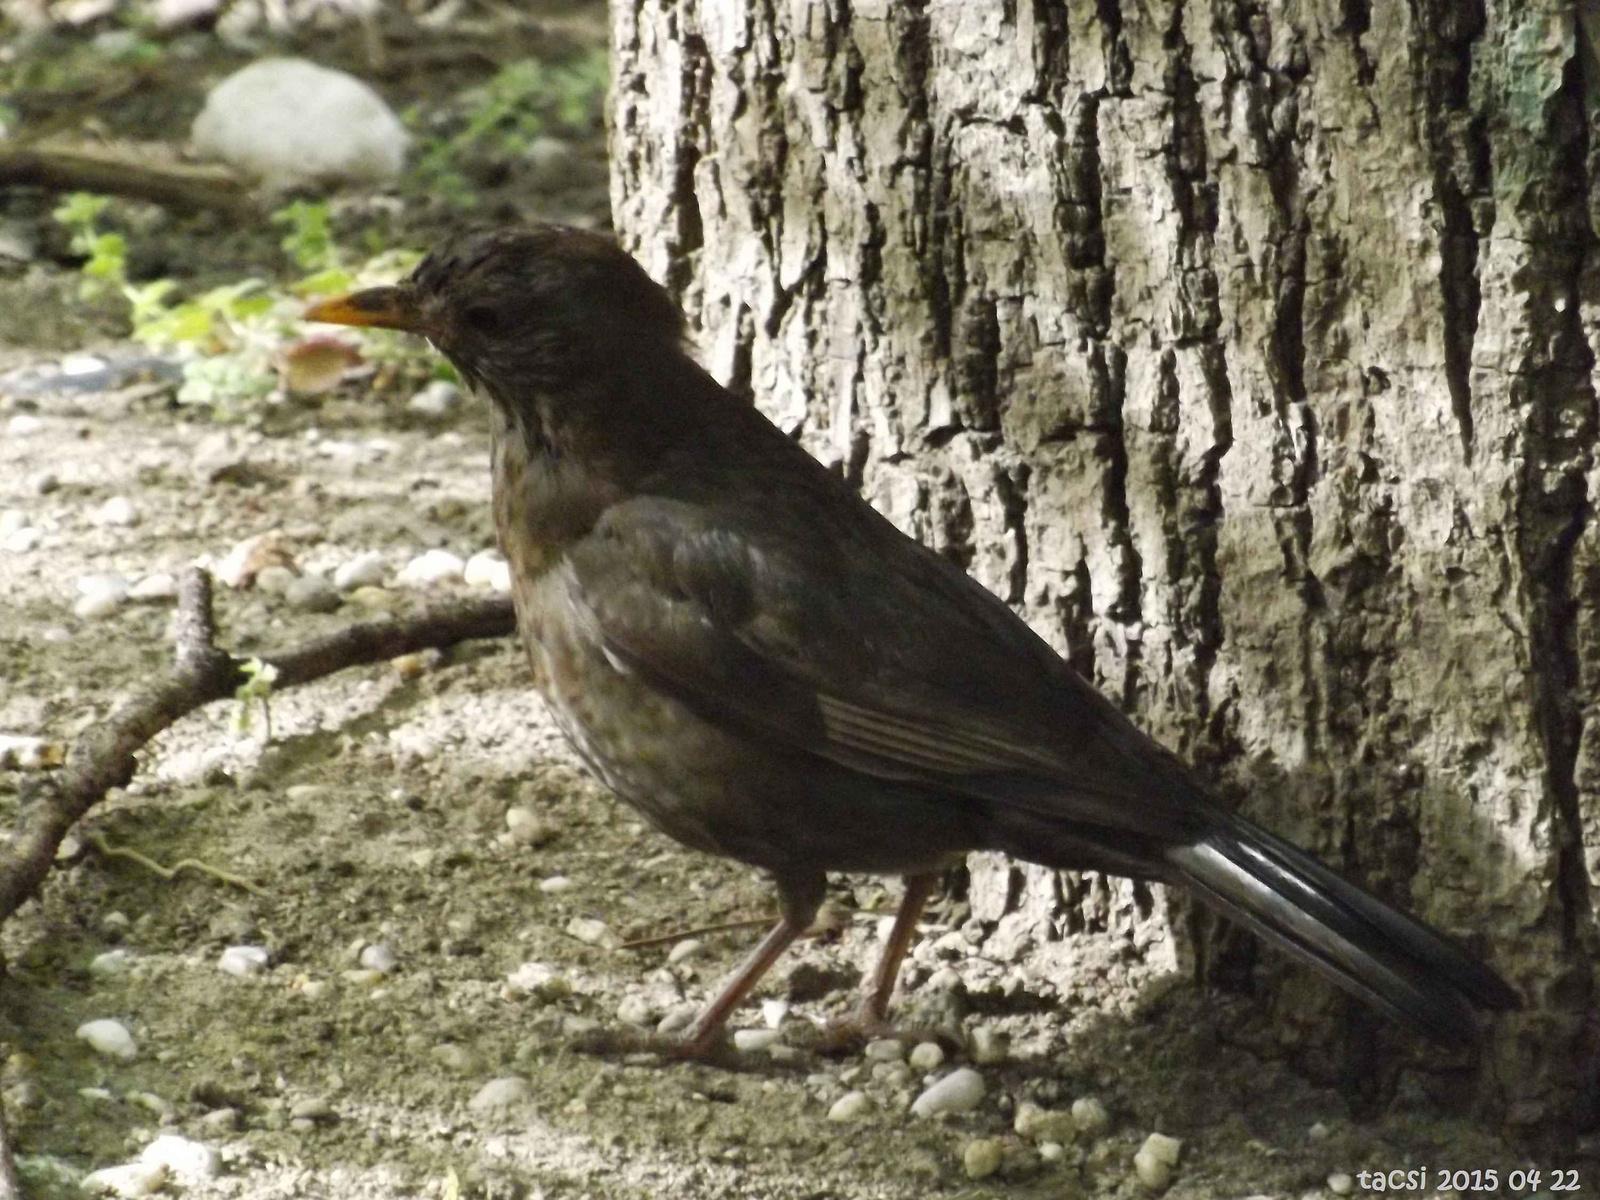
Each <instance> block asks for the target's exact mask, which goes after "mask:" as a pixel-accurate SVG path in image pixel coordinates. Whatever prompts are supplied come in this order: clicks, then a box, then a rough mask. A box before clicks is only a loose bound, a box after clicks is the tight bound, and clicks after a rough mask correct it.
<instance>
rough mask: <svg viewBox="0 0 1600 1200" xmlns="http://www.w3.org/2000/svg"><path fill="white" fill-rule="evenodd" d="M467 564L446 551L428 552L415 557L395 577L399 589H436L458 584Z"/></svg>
mask: <svg viewBox="0 0 1600 1200" xmlns="http://www.w3.org/2000/svg"><path fill="white" fill-rule="evenodd" d="M466 566H467V564H466V563H464V562H462V561H461V559H460V558H458V557H457V556H456V555H454V554H451V553H450V551H448V550H429V551H427V552H426V553H424V554H419V555H417V557H416V558H413V559H412V560H411V561H410V562H408V563H407V564H406V565H405V566H404V567H403V568H401V571H400V574H399V575H398V576H396V577H395V583H396V584H398V585H399V586H400V587H413V588H425V587H436V586H437V585H439V584H442V583H456V582H459V581H460V579H461V577H462V574H463V573H464V572H465V571H466Z"/></svg>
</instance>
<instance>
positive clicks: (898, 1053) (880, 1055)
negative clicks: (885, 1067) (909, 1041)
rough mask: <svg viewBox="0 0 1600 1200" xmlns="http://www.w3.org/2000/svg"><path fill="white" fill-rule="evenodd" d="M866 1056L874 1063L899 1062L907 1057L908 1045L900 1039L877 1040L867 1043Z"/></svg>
mask: <svg viewBox="0 0 1600 1200" xmlns="http://www.w3.org/2000/svg"><path fill="white" fill-rule="evenodd" d="M865 1054H866V1056H867V1057H868V1058H869V1059H871V1060H872V1061H873V1062H880V1063H889V1062H899V1061H900V1060H901V1059H903V1058H905V1056H906V1044H905V1043H904V1042H902V1041H901V1040H900V1039H899V1038H875V1039H874V1040H873V1041H870V1042H868V1043H867V1048H866V1050H865Z"/></svg>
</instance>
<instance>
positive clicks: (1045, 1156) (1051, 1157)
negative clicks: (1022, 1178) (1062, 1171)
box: [1039, 1142, 1067, 1164]
mask: <svg viewBox="0 0 1600 1200" xmlns="http://www.w3.org/2000/svg"><path fill="white" fill-rule="evenodd" d="M1066 1158H1067V1148H1066V1147H1065V1146H1063V1145H1062V1144H1061V1143H1060V1142H1040V1143H1039V1161H1040V1162H1046V1163H1051V1164H1055V1163H1058V1162H1065V1161H1066Z"/></svg>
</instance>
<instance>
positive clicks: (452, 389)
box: [406, 379, 461, 417]
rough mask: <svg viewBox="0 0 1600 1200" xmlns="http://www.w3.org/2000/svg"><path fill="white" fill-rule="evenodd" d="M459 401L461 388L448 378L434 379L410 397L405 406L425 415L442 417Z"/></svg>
mask: <svg viewBox="0 0 1600 1200" xmlns="http://www.w3.org/2000/svg"><path fill="white" fill-rule="evenodd" d="M460 403H461V389H460V388H458V387H457V386H456V385H455V384H453V383H451V382H450V381H449V380H448V379H435V380H434V381H433V382H432V383H430V384H429V385H428V386H427V387H425V388H423V389H422V390H421V391H420V392H418V393H417V394H416V395H414V396H412V397H411V399H409V400H407V401H406V407H407V408H409V409H410V410H411V411H412V412H414V413H421V414H422V415H423V416H425V417H443V416H446V415H448V414H449V413H450V412H452V411H454V410H455V408H456V407H457V406H458V405H459V404H460Z"/></svg>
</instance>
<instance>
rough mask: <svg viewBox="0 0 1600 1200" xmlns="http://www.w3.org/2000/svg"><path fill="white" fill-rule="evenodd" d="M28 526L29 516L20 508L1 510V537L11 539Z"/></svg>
mask: <svg viewBox="0 0 1600 1200" xmlns="http://www.w3.org/2000/svg"><path fill="white" fill-rule="evenodd" d="M27 524H28V514H27V513H25V512H23V511H22V510H21V509H20V508H5V509H0V537H10V536H11V535H12V534H13V533H15V532H16V531H17V530H19V529H22V528H24V527H26V526H27Z"/></svg>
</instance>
